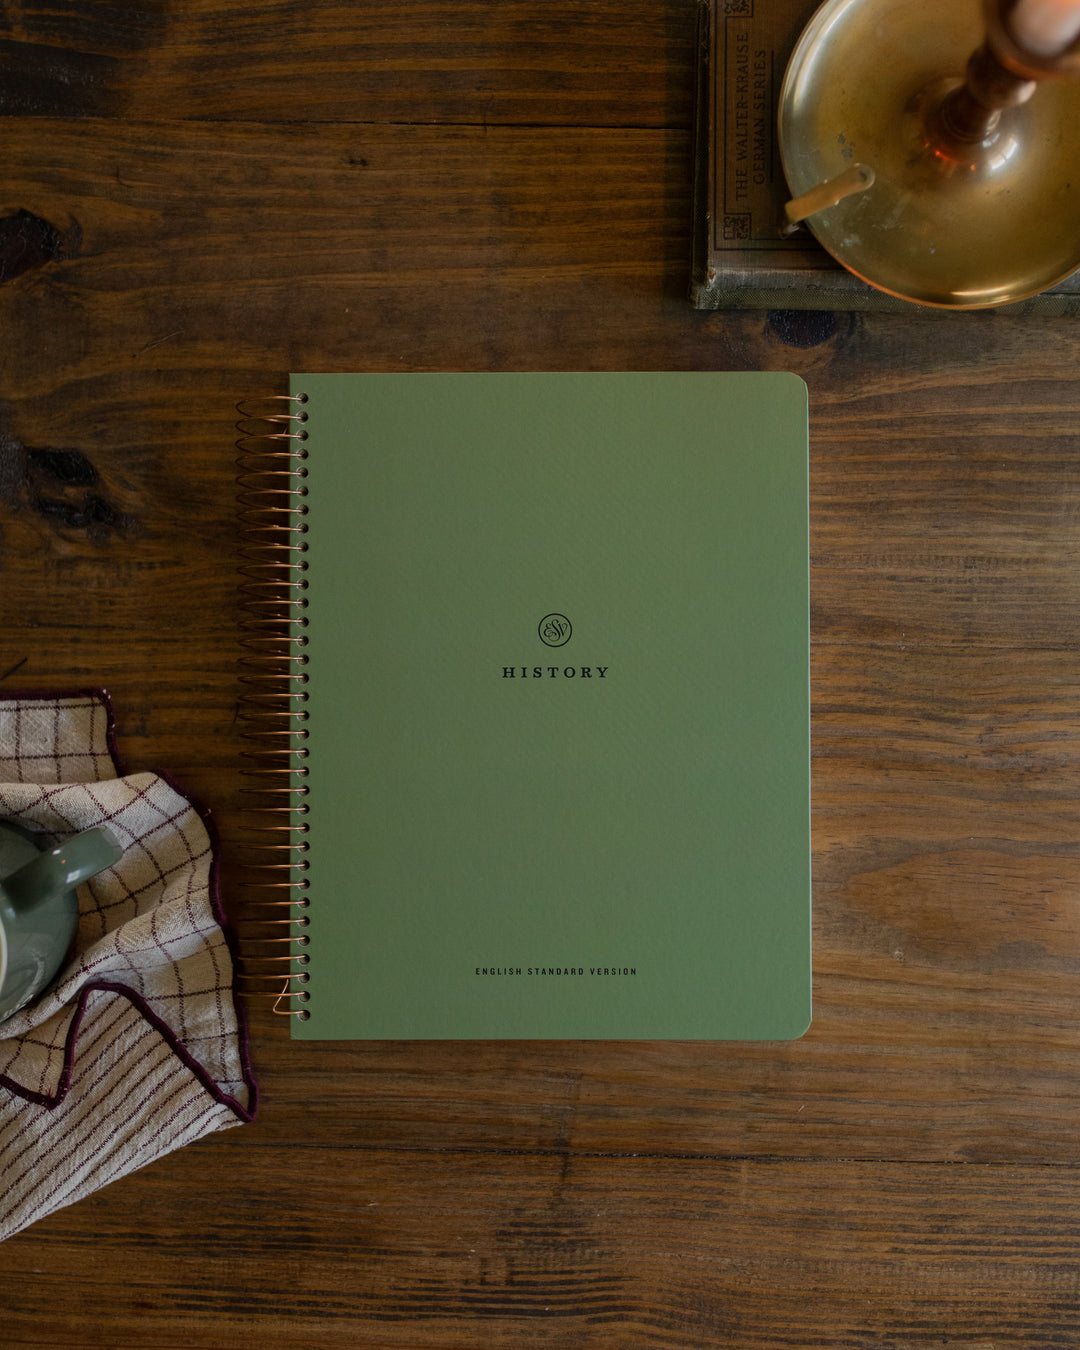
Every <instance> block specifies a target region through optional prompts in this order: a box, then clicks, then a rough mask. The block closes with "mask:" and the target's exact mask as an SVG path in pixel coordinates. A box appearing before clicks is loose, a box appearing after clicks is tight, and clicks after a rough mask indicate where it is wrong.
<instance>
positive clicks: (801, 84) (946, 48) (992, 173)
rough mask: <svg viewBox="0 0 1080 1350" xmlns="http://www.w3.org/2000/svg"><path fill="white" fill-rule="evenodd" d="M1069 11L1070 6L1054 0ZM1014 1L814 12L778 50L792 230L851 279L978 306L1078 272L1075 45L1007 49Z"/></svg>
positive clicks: (1078, 50) (864, 0)
mask: <svg viewBox="0 0 1080 1350" xmlns="http://www.w3.org/2000/svg"><path fill="white" fill-rule="evenodd" d="M1063 2H1064V3H1066V4H1067V3H1068V0H1063ZM1014 8H1015V6H1014V3H1013V0H988V2H987V4H986V6H985V8H984V9H982V10H981V11H980V8H979V2H978V0H937V3H929V0H826V3H825V4H824V5H823V6H822V7H821V8H820V9H819V10H818V11H817V13H816V14H815V15H814V17H813V19H811V21H810V23H809V24H808V25H807V27H806V29H805V30H804V32H803V34H802V36H801V37H800V39H799V41H798V43H797V44H796V47H795V50H794V52H793V53H792V56H791V60H790V62H789V65H788V69H787V73H786V75H785V78H784V84H783V89H782V92H781V96H780V105H779V115H778V134H779V143H780V153H781V158H782V161H783V166H784V172H785V174H786V176H787V180H788V185H789V187H790V189H791V192H792V194H793V200H792V201H791V202H789V203H788V206H787V208H786V228H787V229H791V228H795V227H797V225H798V222H800V221H804V222H805V224H806V225H807V226H808V227H809V228H810V229H811V231H812V232H813V233H814V235H815V236H816V237H817V239H818V241H819V242H820V243H821V244H822V246H823V247H824V248H826V249H827V250H828V252H830V253H831V254H832V255H833V257H835V258H836V259H837V261H838V262H841V263H842V264H843V265H844V266H845V267H846V268H848V270H849V271H851V272H853V273H855V275H856V276H859V277H861V278H862V279H863V280H864V281H867V282H869V283H870V284H871V285H872V286H876V287H877V288H878V289H880V290H882V291H886V292H887V293H888V294H890V295H895V296H899V297H900V298H902V299H906V300H912V301H915V302H916V303H918V304H923V305H932V306H938V307H943V308H950V309H983V308H987V307H990V306H993V305H1001V304H1006V303H1008V302H1010V301H1014V300H1022V299H1024V298H1026V297H1027V296H1031V295H1035V294H1037V293H1038V292H1039V291H1042V290H1045V289H1046V288H1047V287H1048V286H1052V285H1055V284H1056V283H1057V282H1059V281H1061V280H1063V279H1064V278H1065V277H1067V276H1068V275H1069V274H1070V273H1071V272H1073V271H1075V270H1076V268H1077V267H1078V266H1080V80H1075V79H1069V78H1062V77H1065V76H1069V75H1073V74H1076V73H1077V72H1078V70H1080V40H1078V39H1074V40H1073V41H1072V42H1071V43H1070V44H1069V46H1068V47H1067V48H1066V49H1065V50H1064V51H1061V52H1058V53H1056V54H1054V55H1050V56H1040V55H1037V54H1035V53H1034V52H1032V51H1031V50H1028V49H1026V48H1024V47H1021V45H1020V44H1019V43H1018V41H1017V39H1016V37H1015V36H1014V31H1015V29H1014V26H1013V24H1012V23H1011V20H1012V18H1013V17H1014V16H1013V10H1014Z"/></svg>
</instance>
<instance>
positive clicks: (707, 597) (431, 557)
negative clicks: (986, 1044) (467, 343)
mask: <svg viewBox="0 0 1080 1350" xmlns="http://www.w3.org/2000/svg"><path fill="white" fill-rule="evenodd" d="M292 391H293V393H294V394H300V393H303V394H306V395H307V399H308V402H307V404H306V411H307V414H308V419H309V420H308V422H307V426H306V429H307V433H308V440H307V450H308V460H307V472H308V477H307V480H306V489H307V496H306V506H307V516H306V529H307V535H306V542H307V553H306V558H307V563H308V568H307V572H306V580H307V607H306V611H305V618H306V620H307V623H306V628H305V634H306V637H307V642H308V646H307V649H306V650H307V654H308V664H307V672H308V676H309V682H308V685H307V693H308V700H307V711H308V720H307V730H308V737H307V740H306V746H307V752H308V753H307V759H306V767H307V775H308V778H307V781H308V786H309V794H308V796H307V798H306V800H307V804H308V806H309V808H310V809H309V814H308V815H307V816H306V817H305V824H306V825H307V826H308V828H309V834H308V835H307V840H308V842H309V844H310V849H309V853H308V860H309V869H308V872H307V880H308V883H309V889H308V891H307V896H308V899H309V901H310V909H309V911H308V915H309V925H308V927H307V928H306V930H305V935H306V936H307V937H308V939H309V941H308V944H307V945H306V946H305V948H304V950H305V952H306V954H307V955H308V956H309V958H310V963H309V966H308V971H309V976H310V979H309V983H308V985H307V989H308V992H309V994H310V999H309V1002H308V1005H307V1006H308V1010H309V1012H310V1017H309V1018H308V1019H307V1020H304V1021H301V1020H299V1019H294V1021H293V1035H294V1036H295V1037H299V1038H303V1039H325V1038H330V1039H340V1038H348V1039H355V1038H364V1039H368V1038H374V1039H383V1038H390V1039H397V1038H450V1039H458V1038H501V1037H528V1038H534V1037H538V1038H659V1039H664V1038H677V1039H699V1038H706V1039H744V1038H745V1039H762V1038H788V1037H796V1036H799V1035H801V1034H802V1033H803V1032H804V1031H805V1030H806V1028H807V1026H808V1024H809V1020H810V907H809V900H810V872H809V696H808V581H807V578H808V567H807V408H806V389H805V386H804V385H803V383H802V381H801V380H799V379H798V378H797V377H795V376H793V375H788V374H781V373H738V374H717V373H648V374H641V373H575V374H364V375H296V376H294V377H293V380H292Z"/></svg>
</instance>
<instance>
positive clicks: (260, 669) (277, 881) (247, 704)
mask: <svg viewBox="0 0 1080 1350" xmlns="http://www.w3.org/2000/svg"><path fill="white" fill-rule="evenodd" d="M306 402H307V396H306V395H305V394H283V395H280V396H277V397H271V398H267V399H263V400H259V401H257V402H243V403H240V404H238V405H237V412H238V414H239V416H240V420H239V421H238V422H237V424H236V429H237V432H238V433H239V439H238V440H237V442H236V448H237V452H238V458H237V470H238V473H237V487H238V497H237V507H238V522H239V530H240V575H241V584H240V605H241V614H242V618H241V623H240V628H241V636H240V642H241V647H242V649H243V654H242V656H241V658H240V672H239V680H240V686H241V694H240V711H239V717H240V721H241V734H242V736H243V739H244V742H245V745H246V747H247V748H246V749H245V750H244V751H243V752H242V755H241V760H242V765H241V775H242V778H243V786H242V788H241V792H242V800H243V816H244V825H243V830H244V844H243V854H244V856H243V859H242V860H243V863H244V880H243V882H242V884H241V887H240V891H241V903H242V906H243V910H242V919H243V923H244V930H245V931H244V943H243V954H242V957H241V965H240V975H241V980H242V984H243V988H244V990H245V992H246V994H247V995H248V997H249V998H250V997H255V998H265V999H269V1000H271V1003H272V1008H273V1011H274V1012H275V1013H278V1014H280V1015H282V1016H286V1017H296V1018H299V1019H304V1020H306V1019H307V1018H308V1017H309V1016H310V1014H309V1012H308V1010H307V1008H306V1007H305V1005H306V1004H307V1002H308V999H309V994H308V991H307V990H306V989H305V988H304V986H305V985H306V984H307V981H308V976H307V970H306V967H307V963H308V957H307V954H306V952H305V951H304V948H305V947H306V946H307V943H308V938H307V935H306V933H305V932H304V929H305V928H306V927H307V923H308V918H307V913H306V911H307V908H308V903H309V900H308V894H307V890H308V880H307V876H306V873H307V868H308V861H307V851H308V842H307V832H308V824H307V819H306V817H307V813H308V803H307V795H308V785H307V747H306V744H305V743H306V740H307V726H306V722H307V690H306V685H307V678H308V677H307V650H306V648H307V636H306V628H307V617H306V613H305V611H306V609H307V598H306V594H305V592H306V589H307V583H306V577H305V573H306V571H307V562H306V559H305V557H304V555H305V553H306V552H307V540H306V537H305V536H306V532H307V525H306V517H307V504H306V502H305V500H304V499H305V497H306V495H307V487H306V484H305V479H306V478H307V450H306V447H305V444H304V442H305V441H306V440H307V432H306V431H305V430H304V423H305V422H306V421H307V413H306V412H305V411H304V406H303V405H304V404H305V403H306Z"/></svg>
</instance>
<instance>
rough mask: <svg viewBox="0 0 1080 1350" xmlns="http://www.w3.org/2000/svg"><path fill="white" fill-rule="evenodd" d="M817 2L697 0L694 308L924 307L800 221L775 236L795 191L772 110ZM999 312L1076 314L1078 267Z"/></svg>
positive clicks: (1079, 296) (897, 309)
mask: <svg viewBox="0 0 1080 1350" xmlns="http://www.w3.org/2000/svg"><path fill="white" fill-rule="evenodd" d="M816 9H817V3H816V0H705V2H704V3H703V4H702V7H701V41H700V66H699V79H698V128H697V160H696V181H695V192H694V240H693V258H692V265H691V281H690V299H691V303H692V304H693V305H694V306H695V307H696V308H698V309H839V310H886V311H894V312H901V311H911V310H921V312H923V313H925V312H926V309H925V307H922V306H919V305H914V304H912V303H911V302H910V301H907V300H898V299H896V298H895V297H894V296H890V295H886V294H885V293H884V292H883V291H879V290H877V289H876V288H875V287H873V286H868V285H867V284H866V282H864V281H861V280H860V279H859V278H858V277H856V276H853V275H852V274H851V273H850V272H848V271H847V270H846V269H845V268H844V267H842V266H841V265H840V264H839V263H838V262H837V261H836V260H835V259H834V258H833V257H832V256H831V255H830V254H828V253H826V251H825V250H824V249H823V248H822V247H821V246H820V245H819V244H818V243H817V241H816V240H815V239H814V237H813V235H812V234H811V233H810V232H809V230H807V229H806V228H805V227H804V228H803V229H800V230H799V231H798V232H797V233H796V234H794V235H792V236H791V237H790V238H786V239H785V238H781V236H780V224H781V220H782V215H783V208H784V203H785V202H786V201H787V200H788V199H789V197H790V195H791V194H790V193H789V192H788V189H787V184H786V182H785V180H784V172H783V167H782V165H781V162H780V152H779V147H778V144H777V137H776V109H777V105H778V103H779V100H780V89H781V86H782V84H783V79H784V71H785V69H786V68H787V63H788V59H789V57H790V56H791V52H792V49H793V48H794V46H795V43H796V42H797V41H798V38H799V34H800V33H801V32H802V30H803V28H804V27H805V26H806V24H807V22H808V21H809V20H810V18H811V17H812V15H813V13H814V11H815V10H816ZM882 59H883V60H887V59H888V54H887V52H883V54H882ZM995 312H999V313H1002V314H1029V313H1031V314H1045V315H1048V316H1049V315H1055V314H1074V313H1080V273H1074V274H1073V276H1071V277H1069V278H1067V279H1066V280H1065V281H1063V282H1061V283H1060V284H1059V285H1057V286H1055V287H1053V288H1051V289H1050V290H1048V291H1044V292H1043V293H1042V294H1041V295H1037V296H1033V297H1032V298H1031V299H1028V300H1023V301H1019V302H1018V303H1016V304H1013V305H1004V306H1001V307H1000V309H999V310H997V311H995Z"/></svg>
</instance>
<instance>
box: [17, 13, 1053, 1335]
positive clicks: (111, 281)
mask: <svg viewBox="0 0 1080 1350" xmlns="http://www.w3.org/2000/svg"><path fill="white" fill-rule="evenodd" d="M695 21H696V15H695V8H694V6H693V5H692V4H689V3H681V0H667V2H666V3H664V4H659V5H657V4H651V3H650V4H646V3H644V2H642V3H640V4H638V3H635V4H631V5H630V6H625V5H624V6H619V7H616V6H613V5H609V4H607V3H606V2H603V3H591V4H584V3H568V2H564V3H560V4H557V5H553V6H537V5H527V4H518V3H510V4H504V5H496V4H490V5H487V4H471V5H470V4H463V3H454V0H432V2H431V3H429V4H425V5H417V4H402V3H390V0H385V2H380V3H371V4H365V5H362V6H345V5H335V4H330V3H322V4H315V5H308V6H300V5H298V4H294V3H284V2H282V3H278V4H272V5H268V6H257V7H256V6H240V5H233V6H223V5H220V4H216V3H211V2H210V0H195V2H194V3H190V4H186V5H183V6H181V5H178V4H173V3H172V2H171V0H157V2H156V3H151V2H150V0H146V2H145V3H142V4H137V5H136V4H128V5H125V4H98V3H95V4H92V5H91V4H89V3H85V4H84V3H74V4H70V5H65V6H51V5H50V6H44V5H36V4H25V3H24V4H18V3H16V4H13V5H9V6H7V7H6V8H5V10H4V17H3V20H2V21H0V71H2V72H3V80H2V81H0V85H2V90H3V92H2V93H0V112H3V113H5V114H6V116H5V117H4V119H3V122H2V124H0V125H2V128H3V131H4V164H5V168H4V179H3V181H4V189H3V194H2V200H0V331H2V332H3V334H4V340H3V342H2V344H0V530H2V534H0V572H2V578H0V586H2V594H3V597H4V605H3V613H4V630H3V638H2V639H0V688H6V689H11V688H54V687H83V686H86V685H105V686H107V687H108V688H109V689H110V691H111V693H112V695H113V699H114V703H115V706H116V712H117V718H118V736H119V744H120V749H121V752H122V754H123V756H124V759H125V762H126V764H127V765H128V766H129V767H130V768H132V769H142V768H149V767H162V768H165V769H168V770H169V771H170V772H171V773H173V774H174V775H175V776H177V777H178V778H179V779H180V781H181V782H182V783H183V784H184V785H185V786H186V787H187V788H188V789H189V790H190V791H191V792H192V794H193V795H195V796H196V797H198V798H199V799H201V800H202V802H203V803H204V804H206V805H207V806H208V807H209V809H210V810H211V813H212V818H213V820H214V822H215V825H216V827H217V832H218V836H219V838H220V841H221V854H222V861H223V884H224V893H225V899H226V902H227V904H228V905H229V906H230V907H231V908H232V909H233V911H234V913H235V914H236V915H237V916H238V917H241V918H242V917H243V913H244V911H243V906H242V905H240V904H239V901H238V897H239V895H240V893H241V888H242V883H243V882H244V880H245V878H246V875H247V870H246V866H245V859H246V857H247V854H246V853H245V851H244V848H243V845H242V832H241V826H242V824H243V813H242V810H241V805H242V797H241V794H240V787H241V780H240V775H239V772H238V769H239V754H240V750H241V748H242V747H241V740H240V736H239V723H238V721H237V700H238V695H239V686H238V684H237V678H236V675H237V671H236V659H237V656H238V652H239V647H238V629H237V624H238V617H239V615H238V591H237V548H238V540H237V536H236V530H235V526H234V511H235V507H234V496H235V490H234V481H233V480H234V458H235V449H234V441H235V438H236V432H235V430H234V423H235V421H236V412H235V405H236V402H237V400H238V399H240V398H242V397H244V396H246V395H258V394H264V393H279V392H281V391H282V390H283V389H284V387H285V382H286V378H287V374H288V372H289V370H290V369H305V368H306V369H327V370H345V369H378V370H410V369H451V370H453V369H463V370H468V369H493V370H515V369H630V370H643V369H650V368H657V369H667V368H672V369H678V368H682V369H739V370H754V369H790V370H794V371H796V372H798V373H799V374H801V375H802V376H803V378H804V379H805V380H806V381H807V384H808V388H809V391H810V400H811V415H812V454H811V509H812V580H813V626H814V644H813V691H812V692H813V708H814V735H813V774H814V802H815V816H814V878H815V905H816V909H815V1000H816V1012H815V1021H814V1026H813V1028H812V1029H811V1032H810V1033H809V1035H808V1036H807V1037H806V1038H804V1039H803V1040H802V1041H799V1042H795V1043H792V1044H790V1045H762V1046H732V1045H723V1044H712V1043H645V1044H637V1043H618V1042H614V1043H611V1042H605V1043H597V1042H582V1043H552V1042H544V1043H527V1042H526V1043H518V1042H507V1043H500V1042H489V1043H481V1044H445V1043H416V1044H412V1043H405V1042H395V1043H380V1042H375V1043H354V1044H343V1045H319V1044H298V1045H296V1046H294V1045H292V1044H291V1043H289V1041H288V1040H287V1037H286V1034H285V1028H284V1027H283V1026H282V1024H281V1020H280V1019H274V1018H273V1016H272V1015H271V1013H270V1011H269V1004H268V1003H267V1002H266V1001H256V1002H255V1003H254V1004H253V1006H252V1020H253V1031H254V1054H255V1064H256V1070H257V1073H258V1075H259V1077H260V1079H261V1084H262V1090H263V1101H262V1108H261V1113H260V1117H259V1120H258V1121H257V1123H256V1124H255V1125H253V1126H249V1127H243V1128H240V1129H236V1130H231V1131H228V1132H226V1133H224V1134H221V1135H219V1136H215V1137H213V1138H211V1139H207V1140H204V1141H202V1142H201V1143H199V1144H197V1145H195V1146H193V1147H191V1148H189V1149H188V1150H186V1151H185V1152H183V1153H180V1154H177V1155H173V1156H171V1157H169V1158H166V1159H164V1160H162V1161H161V1162H159V1163H157V1164H155V1165H154V1166H153V1167H151V1168H148V1169H147V1170H146V1171H144V1172H142V1173H139V1174H136V1175H134V1176H132V1177H129V1178H127V1179H125V1180H124V1181H122V1182H120V1183H117V1184H116V1185H114V1186H112V1187H110V1188H108V1189H107V1190H106V1191H104V1192H101V1193H99V1194H98V1195H96V1196H94V1197H92V1198H90V1199H88V1200H86V1201H84V1202H82V1203H80V1204H79V1205H77V1206H74V1207H73V1208H71V1209H69V1210H65V1211H62V1212H61V1213H59V1214H56V1215H53V1216H51V1217H49V1218H48V1219H45V1220H43V1221H42V1222H40V1223H39V1224H37V1225H35V1226H33V1227H32V1228H30V1229H29V1230H27V1231H26V1232H25V1233H23V1234H21V1235H19V1236H18V1237H16V1238H14V1239H12V1240H10V1241H9V1242H8V1243H7V1244H5V1247H4V1255H5V1260H6V1263H7V1271H8V1274H7V1279H6V1288H7V1291H8V1292H7V1295H6V1298H5V1301H4V1308H5V1322H4V1329H5V1343H7V1344H12V1345H44V1344H47V1345H50V1346H56V1347H59V1348H62V1350H74V1348H75V1347H87V1348H89V1347H95V1348H96V1347H99V1346H103V1345H109V1346H117V1347H121V1346H134V1345H155V1346H162V1347H177V1348H179V1347H226V1346H227V1347H245V1348H246V1347H259V1350H263V1348H264V1347H265V1348H266V1350H274V1348H275V1347H286V1346H312V1347H321V1346H334V1345H342V1346H344V1345H350V1346H351V1345H371V1346H379V1345H385V1346H409V1347H424V1346H431V1347H435V1346H447V1347H450V1346H479V1345H482V1346H501V1345H511V1344H514V1345H516V1344H519V1343H525V1344H529V1343H543V1344H550V1345H561V1346H568V1347H570V1346H581V1345H596V1346H601V1345H603V1346H635V1347H636V1346H641V1347H647V1346H648V1347H660V1346H663V1347H669V1346H670V1347H676V1346H678V1347H683V1346H685V1347H691V1346H694V1347H697V1346H703V1345H708V1346H714V1345H715V1346H724V1347H732V1350H757V1348H758V1347H769V1348H770V1350H773V1348H779V1347H792V1350H804V1348H805V1347H810V1346H824V1347H855V1348H857V1350H869V1348H870V1347H873V1350H911V1348H914V1347H918V1348H919V1350H929V1348H930V1347H934V1350H937V1348H938V1347H943V1346H945V1345H946V1344H948V1345H949V1346H950V1347H952V1350H956V1347H957V1346H959V1347H963V1350H991V1348H992V1350H1042V1347H1049V1346H1068V1345H1072V1344H1075V1343H1076V1327H1077V1326H1078V1325H1080V1294H1078V1291H1077V1284H1076V1279H1075V1266H1076V1257H1077V1237H1076V1234H1077V1226H1078V1216H1077V1204H1078V1195H1080V1191H1078V1187H1077V1176H1076V1167H1075V1164H1076V1163H1077V1160H1078V1150H1077V1145H1076V1119H1077V1113H1078V1108H1080V1089H1078V1087H1077V1074H1076V1045H1077V1033H1078V1029H1080V1027H1078V1023H1080V1016H1078V1012H1077V1001H1076V988H1077V977H1078V975H1080V918H1078V917H1077V909H1076V905H1075V897H1076V895H1077V893H1078V890H1080V844H1078V842H1077V829H1076V795H1077V794H1076V783H1077V779H1078V768H1080V764H1078V758H1080V737H1078V734H1077V715H1076V668H1077V655H1078V652H1077V648H1078V645H1080V644H1078V636H1077V632H1076V624H1075V615H1076V613H1077V612H1078V601H1080V568H1078V566H1077V564H1078V561H1080V558H1078V552H1080V535H1078V533H1077V527H1078V523H1080V459H1078V457H1077V444H1076V428H1077V421H1078V414H1080V385H1078V384H1077V380H1076V370H1077V368H1078V361H1080V337H1078V331H1077V329H1076V326H1075V323H1074V322H1072V321H1070V320H1064V319H1056V320H1039V319H1031V318H1015V317H1009V316H1003V315H997V314H992V313H990V314H978V315H947V314H936V313H922V312H917V311H912V312H911V313H908V314H903V315H845V314H839V315H832V314H817V315H793V314H785V313H773V314H765V313H751V312H747V313H718V312H711V313H696V312H694V311H692V310H691V309H689V307H688V305H687V303H686V300H685V294H686V285H687V276H688V259H689V243H690V209H691V203H690V183H691V161H692V139H693V138H692V128H691V125H690V108H691V104H692V88H693V75H694V72H693V48H694V30H695Z"/></svg>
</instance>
